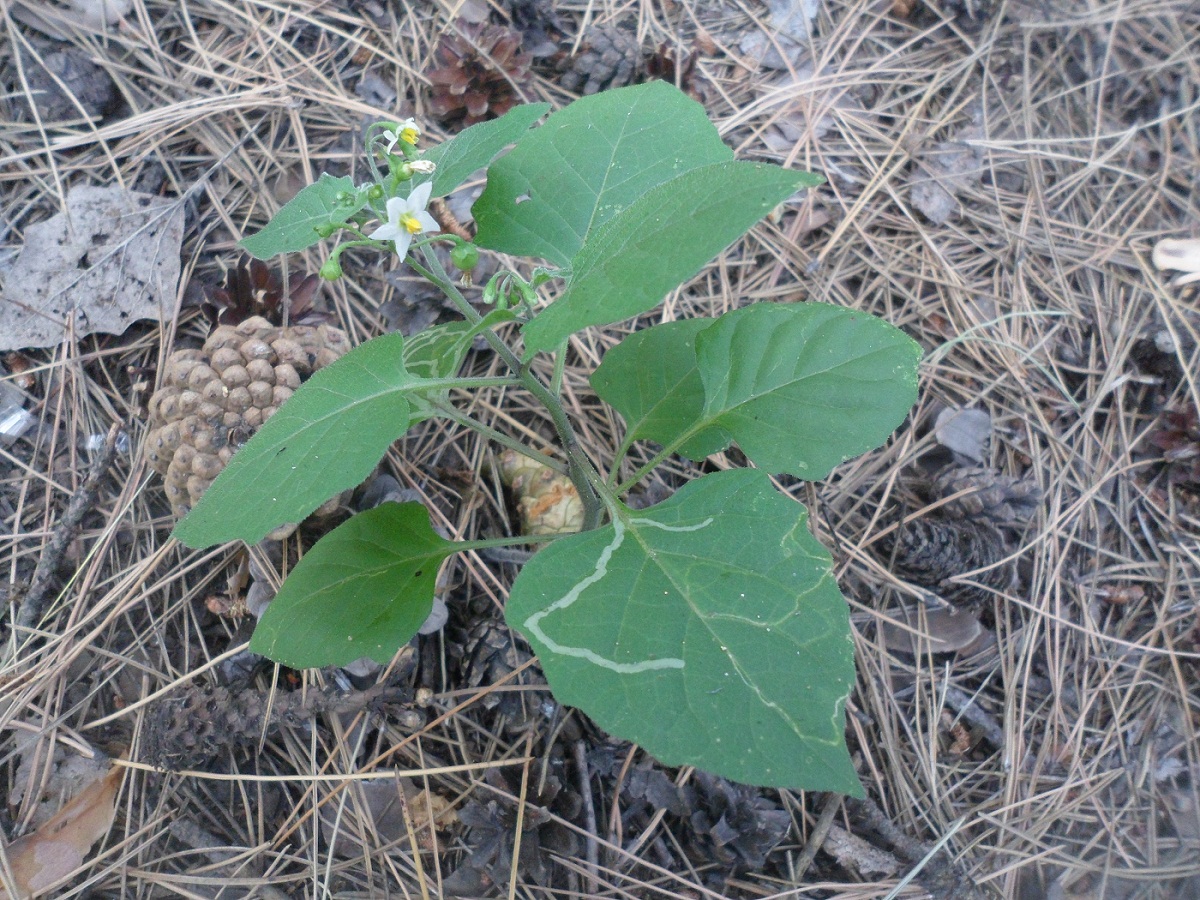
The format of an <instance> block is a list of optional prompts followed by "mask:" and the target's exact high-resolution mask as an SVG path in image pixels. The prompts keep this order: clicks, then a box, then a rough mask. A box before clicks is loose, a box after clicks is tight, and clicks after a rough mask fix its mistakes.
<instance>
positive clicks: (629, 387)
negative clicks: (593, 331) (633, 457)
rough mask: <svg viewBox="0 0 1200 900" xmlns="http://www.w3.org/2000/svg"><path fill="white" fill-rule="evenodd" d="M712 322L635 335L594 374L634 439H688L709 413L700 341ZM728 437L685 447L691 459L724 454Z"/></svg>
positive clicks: (703, 438) (685, 322) (702, 438)
mask: <svg viewBox="0 0 1200 900" xmlns="http://www.w3.org/2000/svg"><path fill="white" fill-rule="evenodd" d="M713 321H714V320H713V319H680V320H679V321H677V322H665V323H663V324H662V325H655V326H654V327H653V328H645V329H643V330H642V331H636V332H634V333H633V334H631V335H629V337H627V338H625V340H623V341H621V343H619V344H617V346H615V347H613V348H612V349H611V350H609V351H608V352H607V353H606V354H604V359H603V361H602V362H601V363H600V365H599V367H598V368H597V369H596V371H595V372H593V373H592V378H591V381H592V387H593V388H595V390H596V394H597V395H598V396H599V397H600V399H601V400H603V401H604V402H605V403H607V404H608V405H609V406H611V407H613V408H614V409H616V410H617V411H618V412H620V413H621V415H622V416H623V417H624V418H625V427H626V428H627V429H628V430H629V435H630V438H631V439H632V440H649V441H663V437H664V436H670V435H679V434H683V433H684V432H685V431H687V430H688V429H689V428H691V426H692V425H694V424H695V423H696V422H697V421H698V420H699V419H700V415H701V414H702V413H703V412H704V382H703V380H701V378H700V368H699V366H697V364H696V337H697V335H699V333H700V332H701V331H703V330H704V329H705V328H708V327H709V326H710V325H712V323H713ZM726 444H727V441H726V439H725V437H724V435H721V434H718V433H714V432H709V433H708V434H707V435H704V434H701V435H697V438H696V439H695V440H692V441H689V442H688V443H686V444H684V445H681V446H680V447H679V448H678V452H679V453H680V454H682V455H683V456H686V457H687V458H688V459H703V458H704V457H706V456H708V455H709V454H710V453H716V452H718V451H720V450H724V449H725V447H726Z"/></svg>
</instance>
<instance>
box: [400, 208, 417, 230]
mask: <svg viewBox="0 0 1200 900" xmlns="http://www.w3.org/2000/svg"><path fill="white" fill-rule="evenodd" d="M400 224H401V225H403V226H404V230H405V231H407V232H408V233H409V234H420V233H421V223H420V221H418V220H417V217H416V216H414V215H412V214H411V213H405V214H404V215H402V216H401V217H400Z"/></svg>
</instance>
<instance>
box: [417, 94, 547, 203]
mask: <svg viewBox="0 0 1200 900" xmlns="http://www.w3.org/2000/svg"><path fill="white" fill-rule="evenodd" d="M549 110H550V104H549V103H526V104H523V105H521V106H514V107H513V108H512V109H510V110H509V111H508V112H506V113H505V114H504V115H502V116H501V117H500V118H499V119H493V120H492V121H490V122H479V123H478V124H476V125H472V126H471V127H470V128H464V129H463V130H462V131H460V132H459V133H458V134H456V135H455V136H454V137H452V138H450V140H448V141H445V142H443V143H441V144H438V145H437V146H436V147H431V148H430V149H429V150H428V151H427V152H426V153H425V154H424V158H425V159H427V160H429V161H430V162H433V163H436V164H437V170H436V171H435V172H434V173H433V193H432V196H434V197H441V196H444V195H445V194H448V193H450V192H451V191H452V190H454V189H455V188H456V187H458V186H459V185H460V184H462V183H463V182H464V181H466V180H467V179H468V178H470V177H471V174H472V173H473V172H475V170H477V169H481V168H483V167H484V166H486V165H487V164H488V163H490V162H491V161H492V160H493V159H494V158H495V156H496V154H497V153H499V152H500V151H501V150H503V149H504V148H505V147H507V146H508V145H509V144H511V143H512V142H513V141H515V140H517V139H518V138H519V137H521V135H523V134H524V133H525V132H526V131H528V130H529V126H530V125H532V124H533V123H534V122H536V121H537V120H538V119H540V118H541V117H542V116H544V115H545V114H546V113H547V112H549Z"/></svg>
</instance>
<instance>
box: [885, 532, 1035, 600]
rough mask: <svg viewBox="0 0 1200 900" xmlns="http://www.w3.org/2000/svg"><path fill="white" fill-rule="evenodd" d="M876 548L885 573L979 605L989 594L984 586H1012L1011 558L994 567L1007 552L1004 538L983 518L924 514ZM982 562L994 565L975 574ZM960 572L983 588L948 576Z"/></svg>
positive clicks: (1001, 587)
mask: <svg viewBox="0 0 1200 900" xmlns="http://www.w3.org/2000/svg"><path fill="white" fill-rule="evenodd" d="M878 547H879V553H880V554H881V558H882V559H883V561H884V564H885V565H886V566H887V567H888V568H889V570H890V571H892V572H893V573H895V574H896V575H897V576H899V577H900V578H902V579H903V580H905V581H907V582H910V583H912V584H915V585H917V586H918V587H922V588H926V589H928V590H931V591H934V592H935V593H937V594H939V595H940V596H942V597H943V598H945V599H946V600H950V601H957V602H962V603H967V604H971V603H981V602H983V601H986V600H987V599H989V598H990V597H991V596H992V590H989V588H990V589H994V590H996V591H1007V590H1011V589H1012V588H1013V587H1015V586H1016V579H1017V571H1016V567H1015V566H1014V565H1013V564H1012V563H1011V562H1008V563H1004V564H1003V565H996V564H997V563H999V562H1000V561H1001V560H1002V559H1004V558H1005V557H1006V556H1008V554H1009V549H1008V546H1007V543H1006V542H1005V540H1004V536H1003V535H1002V534H1001V533H1000V532H999V531H998V530H997V529H996V528H995V527H994V526H992V525H991V524H989V523H988V522H987V521H985V520H983V519H942V518H935V517H933V516H926V517H924V518H920V519H916V520H914V521H912V522H906V523H904V524H902V525H900V526H899V527H898V528H897V529H896V530H895V531H893V532H891V533H889V534H887V535H886V536H884V537H882V538H880V540H879V542H878ZM985 566H995V568H990V569H988V570H987V571H984V572H975V570H976V569H981V568H983V567H985ZM965 572H974V574H973V575H971V577H970V580H971V581H973V582H978V583H979V584H980V585H984V586H985V587H975V586H973V585H969V584H960V583H959V582H956V581H954V580H952V579H953V578H954V577H955V576H957V575H961V574H963V573H965Z"/></svg>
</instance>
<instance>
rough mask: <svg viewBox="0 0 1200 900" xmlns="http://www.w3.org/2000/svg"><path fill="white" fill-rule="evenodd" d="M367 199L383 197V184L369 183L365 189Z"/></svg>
mask: <svg viewBox="0 0 1200 900" xmlns="http://www.w3.org/2000/svg"><path fill="white" fill-rule="evenodd" d="M367 199H368V200H382V199H383V185H380V184H373V185H371V186H370V187H369V188H368V189H367Z"/></svg>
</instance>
